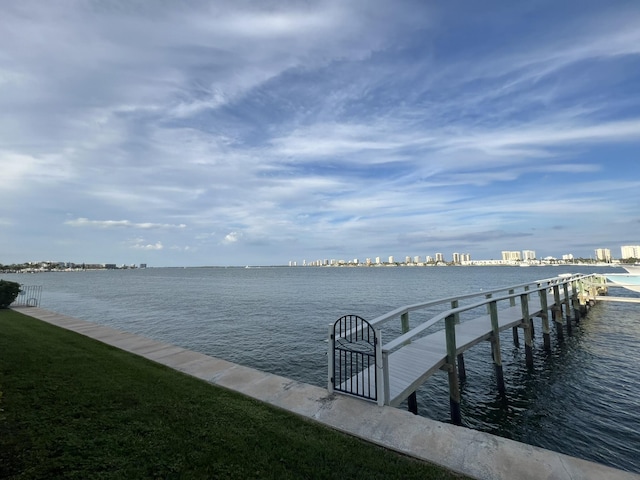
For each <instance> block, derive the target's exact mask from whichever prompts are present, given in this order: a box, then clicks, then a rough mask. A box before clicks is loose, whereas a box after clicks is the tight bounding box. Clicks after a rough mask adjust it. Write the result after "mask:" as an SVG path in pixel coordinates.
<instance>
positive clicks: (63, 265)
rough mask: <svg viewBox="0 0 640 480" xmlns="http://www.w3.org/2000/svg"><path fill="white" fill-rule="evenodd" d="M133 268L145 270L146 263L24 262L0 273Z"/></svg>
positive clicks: (2, 267) (1, 268) (4, 267)
mask: <svg viewBox="0 0 640 480" xmlns="http://www.w3.org/2000/svg"><path fill="white" fill-rule="evenodd" d="M135 268H147V264H146V263H141V264H140V265H117V264H115V263H73V262H54V261H41V262H26V263H22V264H17V265H0V271H5V272H10V273H37V272H76V271H85V270H128V269H135Z"/></svg>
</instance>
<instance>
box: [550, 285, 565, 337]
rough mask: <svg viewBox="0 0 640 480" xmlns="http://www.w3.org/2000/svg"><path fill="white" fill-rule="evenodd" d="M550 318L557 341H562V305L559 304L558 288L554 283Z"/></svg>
mask: <svg viewBox="0 0 640 480" xmlns="http://www.w3.org/2000/svg"><path fill="white" fill-rule="evenodd" d="M551 316H552V318H553V322H554V323H555V325H556V331H557V332H558V339H559V340H561V341H562V339H563V338H564V332H563V330H562V304H561V303H560V287H559V286H558V284H557V283H556V284H555V285H554V286H553V307H552V308H551Z"/></svg>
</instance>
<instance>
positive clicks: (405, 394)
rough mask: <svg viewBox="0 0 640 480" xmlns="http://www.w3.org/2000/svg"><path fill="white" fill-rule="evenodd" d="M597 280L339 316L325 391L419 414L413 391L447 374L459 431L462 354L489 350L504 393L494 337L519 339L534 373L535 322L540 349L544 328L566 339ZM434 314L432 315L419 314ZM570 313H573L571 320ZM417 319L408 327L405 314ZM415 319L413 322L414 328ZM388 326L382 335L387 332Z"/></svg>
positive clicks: (582, 278) (593, 295)
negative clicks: (484, 346)
mask: <svg viewBox="0 0 640 480" xmlns="http://www.w3.org/2000/svg"><path fill="white" fill-rule="evenodd" d="M606 291H607V284H606V279H605V278H604V277H602V276H600V275H595V274H594V275H561V276H558V277H554V278H549V279H544V280H537V281H535V282H532V283H526V284H520V285H515V286H511V287H506V288H501V289H496V290H492V291H488V292H487V291H485V292H480V293H475V294H470V295H464V296H460V297H452V298H446V299H441V300H436V301H433V302H426V303H418V304H414V305H408V306H404V307H401V308H398V309H396V310H393V311H392V312H389V313H387V314H385V315H382V316H380V317H377V318H376V319H374V320H372V321H371V322H367V321H366V320H364V319H363V318H361V317H358V316H356V315H347V316H344V317H342V318H340V319H338V321H336V322H335V323H332V324H331V325H330V327H329V355H328V357H329V371H328V389H329V391H330V392H334V391H335V392H340V393H344V394H347V395H353V396H357V397H360V398H363V399H366V400H370V401H375V402H377V403H378V405H380V406H382V405H391V406H398V405H400V404H401V403H402V402H403V401H405V400H408V406H409V410H411V411H412V412H413V413H417V409H418V406H417V400H416V390H417V389H418V388H419V387H420V386H421V385H422V384H423V383H424V382H425V381H426V380H427V379H428V378H429V377H430V376H431V375H433V374H434V373H435V372H437V371H438V370H444V371H446V372H448V381H449V396H450V409H451V420H452V422H453V423H456V424H460V423H461V415H460V388H459V380H460V379H464V378H465V377H466V371H465V366H464V352H465V351H466V350H468V349H470V348H471V347H473V346H474V345H477V344H478V343H480V342H483V341H490V342H491V356H492V358H491V361H492V363H493V368H494V369H495V373H496V381H497V387H498V390H499V391H500V392H504V390H505V385H504V380H503V372H502V359H501V347H500V332H501V331H503V330H506V329H509V328H511V329H512V330H513V341H514V343H515V344H516V345H517V346H519V345H520V334H519V331H520V330H522V331H523V340H524V348H525V358H526V363H527V366H529V367H533V330H534V324H533V318H536V317H537V318H540V319H541V324H542V328H541V329H542V335H543V339H544V348H545V349H548V350H549V349H550V348H551V338H550V331H551V328H550V320H551V322H553V323H555V324H556V325H557V326H559V327H560V328H557V329H556V331H557V332H558V335H562V334H563V328H562V327H563V325H564V324H565V323H566V328H567V330H568V331H569V332H570V331H571V325H572V321H579V320H580V317H581V316H582V315H584V314H585V313H586V311H587V309H588V308H589V307H590V306H591V305H593V304H594V303H595V301H596V300H597V299H599V298H600V297H601V296H602V295H603V294H606ZM434 308H437V309H442V311H440V312H439V313H437V314H436V315H432V314H428V315H427V314H425V311H428V312H432V311H433V310H434ZM572 311H573V313H572ZM412 312H419V313H418V316H420V314H422V315H421V318H418V320H417V321H414V326H413V327H411V322H410V317H409V314H410V313H412ZM415 315H416V314H414V315H412V318H411V319H412V320H413V318H414V316H415ZM393 320H395V321H399V323H400V328H399V329H398V325H395V331H396V332H398V331H399V333H396V337H395V338H392V339H391V340H389V341H387V342H386V343H383V341H382V338H383V332H382V326H383V325H385V324H388V322H391V321H393ZM393 330H394V328H393V325H391V327H390V328H388V329H387V330H386V331H385V332H384V336H385V337H386V335H387V332H393Z"/></svg>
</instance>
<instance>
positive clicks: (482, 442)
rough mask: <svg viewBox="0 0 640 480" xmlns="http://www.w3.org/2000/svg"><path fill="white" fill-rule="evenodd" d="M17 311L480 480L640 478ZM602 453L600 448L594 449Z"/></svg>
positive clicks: (90, 326) (97, 328) (48, 315)
mask: <svg viewBox="0 0 640 480" xmlns="http://www.w3.org/2000/svg"><path fill="white" fill-rule="evenodd" d="M16 310H17V311H20V312H21V313H24V314H26V315H29V316H31V317H34V318H37V319H39V320H43V321H45V322H48V323H50V324H52V325H56V326H58V327H61V328H65V329H67V330H71V331H74V332H77V333H79V334H81V335H85V336H87V337H90V338H94V339H96V340H98V341H100V342H103V343H106V344H108V345H112V346H114V347H117V348H120V349H122V350H126V351H128V352H131V353H134V354H136V355H139V356H141V357H144V358H147V359H149V360H153V361H154V362H157V363H160V364H162V365H166V366H167V367H170V368H173V369H175V370H178V371H180V372H184V373H186V374H188V375H191V376H193V377H196V378H199V379H202V380H205V381H207V382H209V383H211V384H214V385H217V386H220V387H224V388H228V389H230V390H234V391H237V392H240V393H243V394H245V395H248V396H250V397H253V398H255V399H258V400H261V401H263V402H266V403H269V404H271V405H274V406H276V407H280V408H282V409H284V410H288V411H290V412H293V413H296V414H298V415H300V416H302V417H305V418H308V419H310V420H314V421H317V422H319V423H322V424H324V425H326V426H329V427H331V428H334V429H337V430H340V431H343V432H345V433H348V434H351V435H355V436H357V437H360V438H362V439H364V440H367V441H369V442H372V443H375V444H378V445H381V446H383V447H386V448H388V449H391V450H395V451H398V452H402V453H404V454H406V455H411V456H413V457H417V458H419V459H422V460H425V461H427V462H430V463H434V464H436V465H440V466H442V467H445V468H447V469H449V470H452V471H454V472H459V473H462V474H464V475H467V476H470V477H472V478H477V479H487V480H489V479H491V480H493V479H496V480H497V479H504V480H513V479H518V480H528V479H531V480H538V479H558V480H564V479H567V480H569V479H571V480H583V479H584V480H590V479H593V480H603V479H607V480H623V479H625V480H631V479H635V480H640V475H637V474H633V473H629V472H624V471H621V470H616V469H613V468H609V467H605V466H603V465H600V464H597V463H593V462H588V461H586V460H581V459H578V458H574V457H570V456H567V455H563V454H560V453H556V452H553V451H550V450H545V449H543V448H538V447H533V446H531V445H526V444H524V443H519V442H515V441H513V440H508V439H505V438H501V437H497V436H495V435H490V434H487V433H482V432H477V431H475V430H470V429H468V428H464V427H456V426H454V425H450V424H446V423H441V422H437V421H434V420H430V419H428V418H424V417H420V416H415V415H413V414H411V413H409V412H407V411H404V410H400V409H398V408H393V407H378V406H377V405H375V404H373V403H369V402H365V401H362V400H358V399H355V398H351V397H346V396H343V395H329V394H328V392H327V390H326V389H324V388H320V387H316V386H313V385H308V384H305V383H301V382H297V381H294V380H290V379H288V378H284V377H280V376H277V375H272V374H269V373H264V372H261V371H258V370H254V369H252V368H248V367H243V366H241V365H237V364H234V363H231V362H227V361H225V360H220V359H218V358H213V357H209V356H207V355H203V354H201V353H197V352H192V351H190V350H186V349H184V348H181V347H176V346H174V345H168V344H165V343H162V342H157V341H155V340H150V339H148V338H145V337H142V336H139V335H135V334H131V333H125V332H120V331H117V330H114V329H112V328H109V327H105V326H102V325H97V324H94V323H90V322H86V321H84V320H78V319H76V318H72V317H67V316H64V315H60V314H57V313H53V312H49V311H47V310H43V309H41V308H16ZM594 448H597V445H594Z"/></svg>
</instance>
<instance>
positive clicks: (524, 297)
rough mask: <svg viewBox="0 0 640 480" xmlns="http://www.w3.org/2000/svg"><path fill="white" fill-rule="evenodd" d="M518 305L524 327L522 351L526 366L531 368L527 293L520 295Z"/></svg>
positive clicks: (531, 347)
mask: <svg viewBox="0 0 640 480" xmlns="http://www.w3.org/2000/svg"><path fill="white" fill-rule="evenodd" d="M520 305H521V307H522V322H523V323H522V326H523V328H524V353H525V357H526V362H527V368H533V336H532V335H531V317H530V316H529V295H527V294H526V293H523V294H522V295H520Z"/></svg>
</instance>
